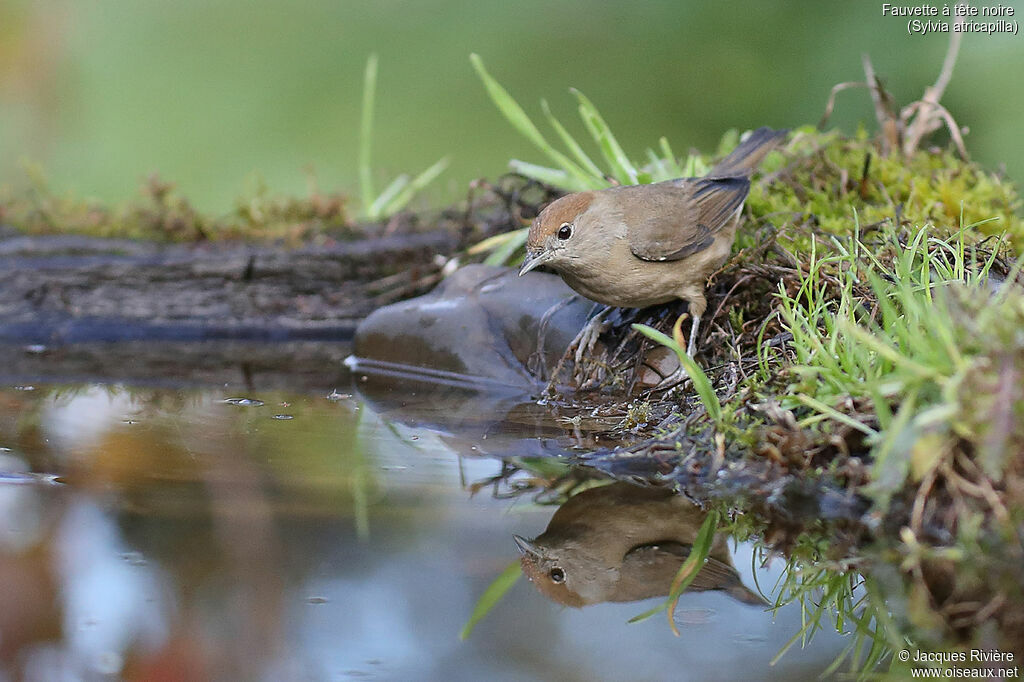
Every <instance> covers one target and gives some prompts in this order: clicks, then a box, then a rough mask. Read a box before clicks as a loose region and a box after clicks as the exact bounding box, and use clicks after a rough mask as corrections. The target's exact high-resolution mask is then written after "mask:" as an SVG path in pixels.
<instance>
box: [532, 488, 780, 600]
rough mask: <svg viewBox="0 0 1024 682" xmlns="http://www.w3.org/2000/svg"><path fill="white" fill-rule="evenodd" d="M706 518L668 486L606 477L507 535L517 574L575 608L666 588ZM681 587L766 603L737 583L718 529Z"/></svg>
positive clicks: (661, 592)
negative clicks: (538, 521) (536, 522)
mask: <svg viewBox="0 0 1024 682" xmlns="http://www.w3.org/2000/svg"><path fill="white" fill-rule="evenodd" d="M705 517H706V514H705V513H704V512H703V511H701V510H700V509H699V508H698V507H697V506H696V505H694V504H693V503H692V502H690V501H689V500H687V499H686V498H684V497H683V496H681V495H676V494H673V493H672V492H671V491H669V490H665V489H662V488H644V487H641V486H637V485H632V484H629V483H612V484H610V485H605V486H600V487H597V488H590V489H588V490H584V491H583V492H581V493H578V494H576V495H573V496H572V497H571V498H569V500H568V502H566V503H565V504H563V505H562V506H561V507H559V508H558V511H556V512H555V515H554V516H552V517H551V521H550V522H548V527H547V529H546V530H545V531H544V532H543V533H542V534H541V535H539V536H538V537H537V538H536V539H534V540H532V541H530V540H527V539H526V538H523V537H520V536H518V535H514V536H513V538H514V539H515V541H516V545H517V546H518V547H519V551H520V553H521V554H522V559H521V562H522V566H523V573H524V574H525V575H526V577H527V578H529V579H530V581H531V582H533V584H534V585H535V586H536V587H537V589H539V590H540V591H541V592H542V593H543V594H544V595H545V596H547V597H548V598H549V599H552V600H553V601H556V602H558V603H560V604H565V605H567V606H574V607H580V606H586V605H587V604H596V603H599V602H606V601H613V602H624V601H636V600H639V599H647V598H649V597H657V596H664V595H666V594H668V592H669V588H670V587H671V585H672V579H673V578H674V577H675V575H676V572H677V571H678V570H679V567H680V566H682V565H683V562H684V561H685V560H686V557H688V556H689V555H690V549H691V547H692V546H693V543H694V541H695V540H696V538H697V532H698V530H699V529H700V526H701V524H702V523H703V522H704V519H705ZM688 589H689V590H691V591H703V590H724V591H725V592H726V593H727V594H728V595H730V596H731V597H733V598H735V599H738V600H739V601H741V602H743V603H745V604H757V605H760V606H764V605H765V601H764V600H763V599H762V598H761V596H760V595H758V594H756V593H754V592H752V591H750V590H749V589H748V588H747V587H745V586H744V585H743V583H742V582H740V576H739V574H738V573H737V572H736V569H735V568H733V565H732V558H731V557H730V555H729V548H728V547H727V546H726V540H725V537H724V536H721V535H720V536H718V537H716V538H715V540H714V543H713V544H712V546H711V552H710V555H709V557H708V559H707V561H706V562H705V564H704V566H703V567H702V568H701V569H700V571H699V572H698V573H697V575H696V577H695V578H694V579H693V582H692V583H690V587H689V588H688Z"/></svg>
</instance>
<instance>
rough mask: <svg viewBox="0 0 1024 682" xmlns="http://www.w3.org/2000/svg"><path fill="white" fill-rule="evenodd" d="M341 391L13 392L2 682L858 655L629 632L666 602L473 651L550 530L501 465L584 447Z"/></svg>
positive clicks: (819, 664) (493, 420) (538, 622)
mask: <svg viewBox="0 0 1024 682" xmlns="http://www.w3.org/2000/svg"><path fill="white" fill-rule="evenodd" d="M338 376H339V374H338V370H337V368H334V367H331V368H330V371H329V372H324V373H323V377H322V383H323V385H322V386H317V385H316V381H313V382H312V385H311V382H310V381H309V377H308V374H307V375H306V376H305V378H304V379H303V380H302V381H301V382H299V381H296V386H297V387H300V388H296V389H293V390H288V389H287V387H282V386H280V385H277V386H275V387H274V388H267V389H261V388H259V387H258V386H254V385H253V382H251V381H248V386H246V383H247V381H243V380H239V381H237V382H231V381H229V382H227V383H226V384H218V385H216V386H215V387H210V386H206V387H202V386H188V387H186V386H177V387H173V386H172V387H166V386H163V387H159V388H153V387H152V386H146V385H145V384H146V382H145V381H144V380H139V381H138V382H137V385H128V384H101V383H76V384H60V385H55V384H52V383H35V384H31V385H26V384H24V383H21V384H13V383H7V384H5V385H4V386H2V387H0V448H2V449H0V519H2V523H0V586H2V587H0V680H5V679H26V680H77V679H89V680H91V679H164V680H173V679H183V680H195V679H215V680H235V679H248V680H261V679H262V680H291V679H295V680H338V679H363V678H370V679H386V680H413V679H427V680H430V679H439V680H440V679H445V680H449V679H467V680H476V679H487V680H506V679H507V680H524V679H540V680H641V679H643V680H662V679H671V680H748V679H749V680H771V679H779V680H782V679H785V680H794V679H795V680H800V679H814V678H816V677H817V675H818V674H819V673H820V671H821V670H822V669H824V667H825V666H827V665H828V663H829V662H830V661H831V660H832V657H833V656H834V655H835V654H836V653H837V652H838V651H839V650H840V649H841V648H842V646H843V644H844V642H843V640H842V639H840V638H839V637H838V636H835V635H831V634H830V633H827V632H826V633H821V634H819V635H818V636H817V637H816V638H815V639H814V641H813V643H812V645H811V647H810V648H808V649H806V650H800V649H799V647H796V648H794V649H792V650H790V652H789V653H788V654H786V655H785V656H784V657H783V658H782V659H781V661H780V662H779V663H777V664H776V665H775V666H769V665H768V663H769V661H770V660H771V659H772V657H773V656H774V655H775V654H776V653H777V652H778V651H779V649H780V648H781V647H782V646H783V645H784V644H785V642H786V641H787V640H788V639H789V638H790V637H791V636H792V635H793V633H794V632H796V631H797V629H798V628H799V620H800V613H799V610H798V609H796V608H784V609H782V610H781V611H780V612H779V613H778V614H777V615H776V616H774V617H773V616H772V614H771V613H769V612H765V611H764V609H763V608H761V607H758V606H751V605H748V604H743V603H740V602H738V601H736V600H733V599H731V598H730V597H729V596H727V595H726V594H725V593H723V592H702V593H687V594H685V595H683V597H682V599H681V601H680V605H679V608H678V610H677V613H676V622H677V624H678V626H679V629H680V633H681V636H680V637H675V636H673V634H672V633H671V631H670V629H669V627H668V625H667V623H666V621H665V618H664V617H663V616H657V617H654V618H651V619H649V620H647V621H644V622H641V623H637V624H628V623H627V621H628V620H629V619H630V618H631V617H632V616H635V615H637V614H638V613H641V612H642V611H644V610H646V609H647V608H650V607H651V606H653V605H656V604H657V603H659V600H658V599H648V600H646V601H643V602H637V603H625V604H622V603H614V604H612V603H605V604H597V605H593V606H589V607H586V608H583V609H574V608H566V607H563V606H561V605H559V604H556V603H554V602H551V601H548V600H547V599H546V598H545V597H544V596H543V595H541V594H540V593H539V592H538V591H536V590H535V589H534V588H533V586H532V585H531V584H530V583H528V582H526V581H525V580H520V581H519V582H518V583H517V584H516V585H515V587H513V589H512V590H511V591H510V592H509V593H508V594H507V595H506V597H505V598H504V600H502V601H501V602H500V603H499V604H498V605H497V606H496V607H495V608H494V609H493V610H492V611H491V612H490V613H489V614H488V615H487V616H486V617H485V618H484V619H483V621H481V623H480V624H479V625H478V626H477V627H476V629H475V630H474V631H473V632H472V634H471V635H470V636H469V638H468V639H467V640H466V641H460V640H459V637H458V633H459V631H460V629H461V628H462V626H463V625H464V624H465V622H466V621H467V619H468V617H469V615H470V613H471V612H472V609H473V606H474V604H475V602H476V600H477V599H478V598H479V597H480V595H481V594H482V593H483V591H484V590H485V588H486V587H487V585H488V584H489V583H490V582H491V581H492V580H494V579H495V578H496V577H497V576H498V575H499V574H500V573H501V572H502V571H503V570H504V569H505V568H506V567H508V566H509V565H510V564H511V563H512V562H514V561H516V559H517V557H518V553H517V549H516V545H515V543H514V542H513V539H512V535H513V534H519V535H522V536H525V537H528V538H532V537H534V536H536V535H538V534H539V533H541V532H542V531H543V530H544V528H545V526H546V524H547V522H548V520H549V519H550V518H551V516H552V514H553V512H554V510H555V507H554V506H550V505H548V504H540V503H538V502H537V496H536V495H535V494H533V493H532V492H531V493H528V494H519V495H513V494H510V493H511V492H512V491H515V490H516V489H518V488H528V487H530V485H531V484H532V483H536V480H537V478H536V471H537V469H536V468H534V469H533V471H534V473H530V471H527V470H525V469H523V470H518V471H517V470H516V468H517V467H516V466H515V460H512V463H511V464H503V463H502V460H500V459H498V458H497V457H495V456H494V454H487V453H498V454H506V455H514V454H515V449H516V448H517V447H526V448H527V449H528V450H533V449H534V448H538V449H537V450H535V454H536V453H537V452H540V451H544V452H551V451H555V450H557V449H558V448H562V449H571V448H572V447H574V446H578V445H580V444H583V445H586V443H581V439H582V440H586V437H585V436H581V434H580V433H579V428H578V426H577V428H575V429H573V428H571V427H570V428H567V427H564V426H563V425H562V424H563V423H562V422H556V421H553V420H551V419H550V417H549V418H548V419H547V421H546V422H544V420H543V419H542V418H541V417H539V416H538V415H541V414H543V413H544V411H543V410H531V409H523V408H522V406H519V407H517V406H515V405H514V403H516V401H515V400H513V399H512V398H507V399H506V398H501V399H495V398H494V397H493V396H492V397H487V396H479V397H477V398H475V399H470V400H469V402H468V403H467V402H466V400H465V399H466V396H459V400H456V401H453V402H445V401H444V400H443V399H442V397H443V392H442V393H437V392H434V393H430V394H428V395H427V396H426V399H425V400H423V399H420V400H416V399H415V396H414V395H413V392H412V391H411V389H410V388H409V387H408V386H402V385H401V384H400V383H395V384H392V385H390V386H377V387H376V389H375V392H374V398H373V399H367V397H366V396H367V395H368V394H369V393H370V392H369V391H367V390H366V386H364V385H361V383H360V381H359V380H358V379H359V377H355V379H356V381H352V380H351V379H352V378H349V377H345V376H343V375H342V376H343V379H342V381H340V382H339V379H338ZM256 383H257V384H258V382H256ZM278 383H280V382H278ZM452 392H454V389H452ZM420 398H423V396H422V395H420ZM509 405H512V407H511V408H509ZM438 415H443V416H446V417H448V418H449V419H448V420H447V424H448V426H447V427H441V426H439V424H440V423H441V422H442V421H444V420H442V419H439V418H438ZM510 415H512V416H511V417H510ZM421 417H422V418H421ZM452 424H455V425H456V426H455V427H453V426H452ZM531 434H532V435H537V434H540V435H542V436H543V438H541V439H539V440H538V439H537V438H533V437H532V435H531ZM485 435H486V436H488V437H487V438H485V437H484V436H485ZM528 443H533V444H534V445H533V446H529V445H524V444H528ZM537 444H540V445H537ZM503 467H504V468H503ZM492 480H496V482H495V483H492V482H491V481H492ZM751 552H752V550H751V548H750V547H749V546H745V545H740V546H739V547H737V548H736V551H735V555H734V557H733V560H734V562H735V565H736V567H737V568H738V570H739V572H740V575H741V577H742V579H743V582H744V583H745V584H747V585H748V586H751V587H753V585H754V576H753V575H752V573H751ZM780 570H781V564H780V563H776V564H775V565H774V566H771V567H769V568H767V569H758V575H757V582H758V584H759V585H760V586H761V587H762V589H764V590H766V591H769V590H770V589H771V587H772V586H773V585H774V582H775V580H776V579H777V577H778V574H779V571H780Z"/></svg>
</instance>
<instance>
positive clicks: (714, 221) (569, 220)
mask: <svg viewBox="0 0 1024 682" xmlns="http://www.w3.org/2000/svg"><path fill="white" fill-rule="evenodd" d="M787 133H788V131H786V130H772V129H771V128H758V129H757V130H755V131H753V132H752V133H750V134H749V135H748V136H747V138H746V139H745V140H744V141H743V142H741V143H740V145H739V146H738V147H736V149H735V150H734V151H733V152H732V153H731V154H729V155H728V156H727V157H725V158H724V159H723V160H722V161H721V162H719V163H718V165H716V166H715V167H714V168H712V169H711V171H710V172H709V173H708V174H707V175H706V176H704V177H702V178H680V179H678V180H669V181H666V182H659V183H654V184H649V185H630V186H627V187H612V188H610V189H604V190H600V191H589V192H579V193H576V194H570V195H568V196H564V197H562V198H561V199H558V200H556V201H554V202H552V203H551V204H550V205H548V206H547V208H545V209H544V210H543V211H541V213H540V215H538V216H537V218H536V219H535V220H534V221H533V224H532V225H531V226H530V232H529V236H528V238H527V242H526V252H527V255H526V260H525V261H524V262H523V265H522V268H521V269H520V270H519V274H520V275H523V274H525V273H527V272H529V271H530V270H533V269H534V268H536V267H538V266H540V265H546V266H548V267H550V268H551V269H553V270H555V271H556V272H557V273H558V274H559V275H561V276H562V279H563V280H565V283H566V284H568V285H569V286H570V287H572V288H573V289H574V290H575V291H576V292H578V293H580V294H582V295H584V296H586V297H587V298H589V299H591V300H594V301H597V302H598V303H603V304H605V305H608V306H616V307H622V308H644V307H647V306H649V305H655V304H657V303H666V302H668V301H671V300H673V299H677V298H680V299H683V300H684V301H687V302H688V303H689V305H690V315H691V317H692V318H693V323H692V326H691V329H690V340H689V343H688V349H687V352H688V353H689V354H690V355H691V356H692V355H693V352H694V349H695V344H696V339H697V331H698V329H699V326H700V318H701V315H703V314H704V310H705V309H706V308H707V300H706V299H705V298H704V286H705V284H706V283H707V279H708V276H709V275H710V274H711V273H712V272H714V271H715V269H717V268H718V267H719V266H720V265H721V264H722V263H724V262H725V259H726V258H728V256H729V252H730V250H731V249H732V242H733V238H734V236H735V234H736V226H737V225H738V224H739V218H740V211H741V210H742V208H743V202H744V200H745V199H746V198H747V194H748V193H749V191H750V173H751V172H752V171H753V169H754V168H755V167H756V166H757V164H758V163H760V161H761V159H762V158H764V156H765V154H767V153H768V152H769V151H771V150H772V149H773V148H774V147H775V145H776V144H778V143H779V141H780V140H782V139H783V138H784V137H785V136H786V134H787Z"/></svg>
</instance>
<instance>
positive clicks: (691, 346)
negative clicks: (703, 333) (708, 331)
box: [686, 315, 700, 358]
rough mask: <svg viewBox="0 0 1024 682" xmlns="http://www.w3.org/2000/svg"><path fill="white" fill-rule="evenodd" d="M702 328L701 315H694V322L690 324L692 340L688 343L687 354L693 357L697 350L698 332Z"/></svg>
mask: <svg viewBox="0 0 1024 682" xmlns="http://www.w3.org/2000/svg"><path fill="white" fill-rule="evenodd" d="M699 330H700V315H694V316H693V323H692V324H691V325H690V342H689V343H688V344H686V354H687V355H689V356H690V357H691V358H692V357H693V354H694V353H695V352H696V351H697V332H698V331H699Z"/></svg>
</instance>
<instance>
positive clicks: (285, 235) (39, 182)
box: [0, 167, 359, 242]
mask: <svg viewBox="0 0 1024 682" xmlns="http://www.w3.org/2000/svg"><path fill="white" fill-rule="evenodd" d="M28 179H29V183H28V184H27V186H26V187H25V188H24V189H21V190H19V191H16V190H14V189H12V188H10V187H0V224H3V225H7V226H10V227H13V228H15V229H16V230H19V231H21V232H24V233H26V234H34V235H39V234H79V235H85V236H91V237H115V238H125V239H144V240H153V241H175V242H181V241H198V240H216V239H246V240H256V241H260V240H263V241H269V240H283V241H286V242H297V241H301V240H307V239H311V238H314V237H316V236H318V235H326V234H329V235H330V236H332V237H336V238H346V237H349V236H352V235H355V234H357V233H358V232H359V231H358V229H357V228H355V227H354V226H353V225H352V224H351V223H350V221H349V219H348V215H347V213H346V199H345V197H343V196H341V195H339V194H327V193H322V192H320V191H319V190H318V189H317V188H316V186H315V183H312V182H311V183H310V184H311V188H310V192H309V194H308V196H306V197H277V196H273V195H271V194H270V193H269V192H268V191H267V189H266V188H265V187H263V186H262V185H258V186H256V187H255V188H254V189H252V190H251V191H250V192H249V193H248V194H247V195H246V196H243V197H240V198H239V199H238V200H237V202H236V207H235V209H234V210H233V211H232V212H231V213H229V214H228V215H223V216H214V215H206V214H203V213H200V212H199V211H198V210H196V209H195V208H194V207H193V205H192V204H191V203H190V202H189V201H188V199H187V198H185V197H183V196H181V195H180V194H179V193H178V192H177V191H175V187H174V185H173V184H172V183H168V182H165V181H163V180H161V179H160V178H159V177H158V176H156V175H154V176H152V177H150V178H149V179H148V180H147V181H146V182H145V183H144V184H143V186H142V187H141V188H140V193H139V198H138V199H136V200H134V201H130V202H125V203H123V204H121V205H119V206H104V205H101V204H97V203H95V202H92V201H88V200H84V199H80V198H77V197H74V196H71V195H63V196H62V195H58V194H56V193H54V192H53V191H51V189H50V187H49V185H48V183H47V182H46V180H45V178H44V177H43V174H42V172H41V170H40V169H38V168H36V167H31V168H29V169H28Z"/></svg>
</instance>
